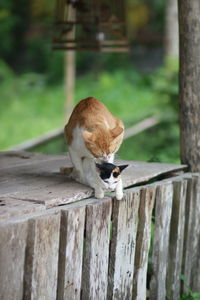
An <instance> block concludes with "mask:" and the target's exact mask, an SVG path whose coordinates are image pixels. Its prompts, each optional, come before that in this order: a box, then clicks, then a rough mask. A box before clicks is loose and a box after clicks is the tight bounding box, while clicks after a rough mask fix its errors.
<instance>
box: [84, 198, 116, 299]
mask: <svg viewBox="0 0 200 300" xmlns="http://www.w3.org/2000/svg"><path fill="white" fill-rule="evenodd" d="M111 206H112V200H111V199H105V200H103V201H99V202H98V203H96V204H95V205H91V206H90V205H89V206H87V210H86V236H85V251H84V263H83V277H82V289H83V290H82V299H87V300H93V299H101V300H104V299H106V298H107V283H108V258H109V238H110V220H111Z"/></svg>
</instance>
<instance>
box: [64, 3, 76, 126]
mask: <svg viewBox="0 0 200 300" xmlns="http://www.w3.org/2000/svg"><path fill="white" fill-rule="evenodd" d="M68 14H69V16H70V20H73V21H74V20H75V18H76V11H75V9H74V7H73V6H72V5H71V6H70V7H69V11H68ZM74 37H75V28H73V29H72V30H71V31H69V32H68V33H67V39H74ZM75 72H76V62H75V51H74V50H68V51H66V52H65V79H64V81H65V82H64V85H65V119H66V120H68V118H69V117H70V114H71V112H72V109H73V103H74V86H75V76H76V74H75Z"/></svg>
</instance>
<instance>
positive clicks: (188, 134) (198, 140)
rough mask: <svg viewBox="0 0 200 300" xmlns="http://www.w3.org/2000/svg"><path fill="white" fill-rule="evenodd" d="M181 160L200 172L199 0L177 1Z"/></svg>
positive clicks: (194, 170)
mask: <svg viewBox="0 0 200 300" xmlns="http://www.w3.org/2000/svg"><path fill="white" fill-rule="evenodd" d="M178 5H179V39H180V131H181V133H180V144H181V145H180V146H181V162H182V163H184V164H188V166H189V169H190V170H191V171H192V172H199V171H200V82H199V78H200V18H199V16H200V2H199V1H191V0H179V1H178Z"/></svg>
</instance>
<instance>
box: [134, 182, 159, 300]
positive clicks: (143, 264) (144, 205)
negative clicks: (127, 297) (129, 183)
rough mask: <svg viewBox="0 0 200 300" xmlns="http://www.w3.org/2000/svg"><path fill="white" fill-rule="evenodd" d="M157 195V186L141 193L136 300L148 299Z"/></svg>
mask: <svg viewBox="0 0 200 300" xmlns="http://www.w3.org/2000/svg"><path fill="white" fill-rule="evenodd" d="M155 194H156V187H155V186H151V187H147V188H143V189H142V191H141V198H140V207H139V224H138V230H137V239H136V240H137V244H136V253H135V267H134V268H135V273H134V281H133V299H134V300H144V299H146V297H147V295H146V291H147V268H148V254H149V247H150V240H151V217H152V210H153V207H154V200H155Z"/></svg>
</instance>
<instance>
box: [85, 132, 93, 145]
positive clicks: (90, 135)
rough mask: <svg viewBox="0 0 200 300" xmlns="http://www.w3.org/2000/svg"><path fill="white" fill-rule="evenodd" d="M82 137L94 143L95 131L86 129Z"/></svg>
mask: <svg viewBox="0 0 200 300" xmlns="http://www.w3.org/2000/svg"><path fill="white" fill-rule="evenodd" d="M82 137H83V138H84V140H85V141H86V142H88V143H93V142H94V136H93V133H91V132H89V131H87V130H84V131H83V132H82Z"/></svg>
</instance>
